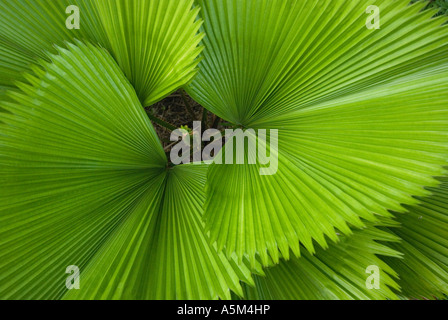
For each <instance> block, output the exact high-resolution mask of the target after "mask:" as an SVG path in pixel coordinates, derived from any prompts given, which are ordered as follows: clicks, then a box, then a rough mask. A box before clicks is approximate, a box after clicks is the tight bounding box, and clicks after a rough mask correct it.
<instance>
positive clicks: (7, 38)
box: [0, 0, 448, 299]
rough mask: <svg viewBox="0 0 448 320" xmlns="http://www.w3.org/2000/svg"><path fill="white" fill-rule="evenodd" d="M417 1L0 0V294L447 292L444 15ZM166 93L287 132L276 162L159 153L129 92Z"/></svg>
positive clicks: (246, 123) (158, 96)
mask: <svg viewBox="0 0 448 320" xmlns="http://www.w3.org/2000/svg"><path fill="white" fill-rule="evenodd" d="M71 5H74V6H77V7H78V8H79V9H80V15H81V25H80V28H79V29H68V28H67V27H66V25H65V22H66V19H67V13H66V8H67V7H68V6H71ZM371 5H375V6H377V7H378V8H379V9H380V12H381V27H380V28H379V29H369V28H366V8H367V7H369V6H371ZM425 5H426V4H425V3H422V2H417V3H414V4H410V3H409V1H408V0H396V1H391V0H352V1H345V0H323V1H322V0H320V1H317V0H307V1H305V0H197V1H192V0H158V1H149V0H146V1H145V0H133V1H125V0H114V1H112V0H102V1H98V0H71V1H69V0H58V1H53V0H45V1H44V0H41V1H36V0H19V1H9V0H1V1H0V76H1V77H0V81H1V82H0V97H1V105H0V106H1V109H2V112H1V113H0V121H1V124H0V128H1V130H0V165H1V166H0V173H1V175H0V181H1V183H0V190H1V192H0V298H2V299H218V298H221V299H230V298H232V297H239V298H247V299H259V298H261V299H397V298H422V297H425V298H434V297H442V296H443V294H446V293H448V286H447V284H448V250H447V248H448V212H447V197H448V194H447V180H446V178H443V176H444V175H446V173H447V172H446V170H445V165H446V161H447V159H448V105H447V101H448V90H447V83H448V82H447V81H448V51H447V49H448V32H447V25H446V24H444V23H445V22H446V17H444V16H439V17H437V18H434V17H433V16H434V14H435V11H434V10H425V11H422V9H423V8H424V7H425ZM179 88H184V89H185V90H186V91H187V92H188V94H189V95H190V96H191V97H192V98H194V99H195V100H196V101H198V102H199V103H200V104H201V105H203V106H204V107H205V108H207V109H208V110H209V111H210V112H212V113H213V114H215V115H217V116H219V117H220V118H222V119H223V120H224V121H226V122H228V123H230V124H233V125H235V126H238V127H240V128H243V129H247V128H254V129H277V130H279V150H278V156H279V168H278V172H277V173H276V174H275V175H272V176H260V175H259V174H257V172H258V170H259V168H260V166H262V165H261V164H255V165H253V164H252V165H249V164H247V165H218V164H212V165H208V164H200V165H197V164H190V165H179V166H171V165H169V159H167V156H166V154H165V152H164V150H163V148H162V145H161V143H160V141H159V139H158V137H157V133H156V132H155V130H154V127H153V125H152V123H151V121H150V119H149V118H148V117H147V115H146V114H145V112H144V110H143V108H144V107H149V106H151V105H152V104H154V103H155V102H157V101H160V100H162V99H163V98H165V97H166V96H168V95H169V94H171V93H172V92H174V91H176V90H177V89H179ZM70 265H76V266H78V267H79V269H80V270H81V288H80V289H79V290H68V289H67V288H66V285H65V284H66V282H65V279H66V277H67V274H66V273H65V270H66V268H67V266H70ZM369 265H375V266H378V267H379V268H380V270H381V278H380V285H379V288H377V289H374V290H372V289H369V288H367V287H366V277H367V275H366V267H368V266H369ZM232 293H233V294H232Z"/></svg>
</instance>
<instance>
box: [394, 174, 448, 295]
mask: <svg viewBox="0 0 448 320" xmlns="http://www.w3.org/2000/svg"><path fill="white" fill-rule="evenodd" d="M441 182H442V185H441V186H440V187H438V188H430V189H429V191H430V192H431V193H432V195H431V196H429V197H426V198H419V200H420V201H421V203H420V204H418V205H416V206H413V207H411V206H406V209H408V212H407V213H405V214H397V222H399V223H401V227H398V228H392V229H390V230H391V231H392V232H393V233H394V234H395V235H396V236H397V237H400V239H401V241H400V242H398V243H394V244H393V245H392V246H391V247H392V248H394V249H395V250H398V251H400V252H402V253H403V259H400V260H396V259H387V260H386V261H387V263H388V264H389V265H390V266H391V267H392V268H394V270H396V271H397V272H398V274H399V275H400V280H399V281H398V283H399V284H400V286H401V287H402V294H403V296H405V297H409V298H414V299H434V298H440V299H443V298H445V297H446V295H448V249H447V248H448V178H441Z"/></svg>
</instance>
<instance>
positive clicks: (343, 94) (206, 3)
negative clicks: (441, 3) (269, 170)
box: [188, 0, 448, 264]
mask: <svg viewBox="0 0 448 320" xmlns="http://www.w3.org/2000/svg"><path fill="white" fill-rule="evenodd" d="M198 3H199V5H200V6H201V7H202V10H201V14H202V17H203V19H204V21H205V23H204V27H203V29H204V32H205V33H206V37H205V38H204V42H203V43H204V45H205V50H204V53H203V60H202V61H201V64H200V74H199V75H198V77H196V78H195V80H194V81H193V82H192V84H191V86H189V88H188V91H189V93H190V94H191V95H192V96H193V97H194V98H195V99H196V100H197V101H199V102H200V103H201V104H203V105H204V106H206V107H207V108H208V109H209V110H210V111H212V112H213V113H216V114H218V115H219V116H221V117H222V118H223V119H225V120H227V121H229V122H232V123H234V124H236V125H240V126H241V127H243V128H246V129H247V128H253V129H268V130H269V129H277V130H279V142H278V144H279V147H278V151H277V152H278V156H279V168H278V172H277V174H275V175H273V176H260V174H259V169H260V165H241V166H235V165H213V166H212V168H211V169H210V173H209V179H208V194H207V200H206V208H205V216H204V217H205V220H206V224H207V227H208V229H210V232H211V239H212V241H217V243H218V248H219V249H225V250H226V252H227V253H228V254H232V253H233V252H237V254H238V256H239V257H240V258H242V257H243V255H244V254H246V253H247V254H248V255H249V258H250V259H251V260H252V262H254V261H255V257H256V256H257V255H258V256H260V257H261V258H262V261H263V263H264V264H267V263H268V261H269V259H270V258H272V259H273V260H274V261H275V262H277V261H279V258H280V257H281V256H283V257H284V258H286V259H288V258H289V250H290V249H292V251H293V252H294V253H295V255H296V256H299V255H300V246H299V243H302V245H303V246H304V247H305V248H306V249H307V250H308V251H309V252H310V253H314V252H315V249H314V243H313V240H314V241H316V242H317V243H318V244H319V245H320V246H322V247H323V248H326V247H327V237H328V238H329V239H332V240H333V241H337V240H338V239H337V237H336V234H335V230H334V229H335V228H337V229H338V230H340V231H341V232H342V233H344V234H350V233H351V231H350V227H352V226H354V227H363V226H364V222H363V221H362V220H361V218H362V219H364V220H367V221H375V220H376V218H375V216H374V213H376V214H378V215H381V216H384V217H388V216H390V215H391V214H390V213H389V212H388V209H390V210H395V211H397V212H402V211H403V210H404V209H403V207H402V205H401V204H414V203H416V200H415V199H414V198H412V195H416V196H424V195H427V194H428V192H427V191H425V190H424V188H423V186H436V185H437V184H438V182H437V181H436V180H435V179H434V178H433V177H434V176H439V175H443V174H444V173H445V170H444V169H443V165H444V164H445V163H446V157H447V151H448V149H447V147H448V143H447V142H448V139H447V134H448V107H447V104H446V101H447V100H448V91H447V90H446V83H447V81H448V50H447V49H448V32H447V31H448V29H447V26H441V25H442V24H443V22H444V21H445V20H443V18H437V19H431V17H432V16H433V14H434V12H433V11H429V12H420V10H421V9H422V8H423V6H424V4H414V5H412V6H411V5H408V1H407V0H399V1H367V0H355V1H349V2H347V1H342V0H337V1H334V0H331V1H330V0H328V1H314V0H312V1H306V2H305V1H294V0H290V1H284V0H278V1H277V0H273V1H255V0H248V1H236V0H229V1H218V0H199V1H198ZM370 5H377V6H378V7H379V8H380V10H381V11H380V12H381V20H380V21H381V28H380V29H374V30H369V29H368V28H367V27H366V20H367V19H368V18H369V15H368V14H366V9H367V7H368V6H370ZM223 226H224V227H223Z"/></svg>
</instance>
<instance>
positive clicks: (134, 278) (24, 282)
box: [0, 43, 251, 299]
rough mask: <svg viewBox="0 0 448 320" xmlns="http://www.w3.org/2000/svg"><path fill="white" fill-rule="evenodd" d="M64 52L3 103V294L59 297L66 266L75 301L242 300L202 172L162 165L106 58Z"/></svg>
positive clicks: (144, 122)
mask: <svg viewBox="0 0 448 320" xmlns="http://www.w3.org/2000/svg"><path fill="white" fill-rule="evenodd" d="M68 47H69V50H65V49H59V51H60V55H53V56H51V60H52V61H53V62H52V63H51V64H50V63H43V68H44V70H43V69H41V68H36V69H35V70H36V73H37V76H33V77H31V76H27V77H26V78H27V80H28V81H29V83H31V85H20V87H21V89H22V90H23V93H21V92H16V93H11V96H12V97H13V98H14V99H15V101H16V102H15V103H9V102H3V103H2V106H3V107H4V108H5V109H6V110H7V111H9V112H8V113H2V114H1V115H0V119H1V120H2V121H3V122H4V124H2V134H1V135H0V147H1V151H2V152H1V156H0V164H1V166H0V168H1V169H0V173H1V175H0V176H1V178H0V182H1V183H0V191H1V192H0V212H1V214H0V235H1V237H0V238H1V243H0V296H1V298H3V299H4V298H27V299H37V298H43V299H55V298H61V297H63V296H64V295H65V293H66V292H67V289H66V288H65V280H64V278H65V277H66V276H67V275H66V274H65V269H66V267H67V266H69V265H77V266H78V267H80V268H81V269H82V270H83V271H84V270H85V282H84V281H82V285H84V286H85V288H84V290H82V292H81V293H79V295H80V297H82V298H110V299H116V298H126V299H132V298H134V299H143V298H155V299H156V298H157V299H162V298H183V299H194V298H195V299H199V298H203V299H205V298H208V299H212V298H218V297H220V298H230V297H231V296H230V291H229V289H232V290H233V291H235V292H237V293H239V294H242V292H241V287H240V285H239V280H240V278H241V279H243V280H245V281H248V282H251V279H250V273H249V272H248V270H247V269H244V268H241V270H240V269H239V267H238V266H237V265H236V263H235V262H229V261H228V260H227V259H226V258H225V257H224V256H223V255H222V254H221V255H219V254H218V253H217V251H216V250H215V248H214V247H212V246H210V245H209V242H208V241H207V238H206V236H205V233H204V230H203V224H202V220H201V215H202V204H203V201H204V194H203V188H204V184H205V173H206V170H207V167H206V166H188V167H178V168H175V169H168V168H167V160H166V157H165V154H164V152H163V149H162V146H161V144H160V142H159V141H158V138H157V135H156V134H155V132H154V129H153V127H152V125H151V123H150V121H149V119H148V118H147V116H146V114H145V112H144V110H143V108H142V106H141V104H140V102H139V100H138V98H137V95H136V94H135V91H134V90H133V88H132V86H131V85H130V83H129V82H128V81H127V80H126V78H125V76H124V75H123V73H122V71H121V70H120V69H119V67H118V66H117V65H116V63H115V61H114V60H113V59H112V57H111V56H110V55H109V54H108V53H107V52H106V51H105V50H102V49H98V48H96V47H94V46H93V45H83V44H81V43H77V45H72V44H68ZM234 267H235V268H236V269H237V270H236V271H234V270H233V268H234ZM82 274H83V276H84V272H83V273H82ZM154 286H155V287H154ZM100 288H101V290H100V291H99V289H100ZM154 288H156V290H154ZM75 296H77V295H75ZM69 297H72V296H69Z"/></svg>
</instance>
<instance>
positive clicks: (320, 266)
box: [244, 226, 400, 300]
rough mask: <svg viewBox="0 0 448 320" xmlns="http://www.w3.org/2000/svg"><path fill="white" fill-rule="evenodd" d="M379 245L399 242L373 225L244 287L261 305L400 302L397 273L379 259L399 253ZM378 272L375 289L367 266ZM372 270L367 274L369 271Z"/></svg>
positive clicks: (268, 273)
mask: <svg viewBox="0 0 448 320" xmlns="http://www.w3.org/2000/svg"><path fill="white" fill-rule="evenodd" d="M378 241H381V242H383V241H386V242H388V245H389V242H396V241H398V238H397V237H395V236H392V235H391V234H389V233H387V232H385V231H381V230H379V229H377V228H375V227H372V226H370V227H369V228H367V229H365V230H358V231H355V232H354V234H353V235H352V236H351V237H348V238H347V237H343V238H342V239H341V242H340V243H339V244H338V245H330V248H329V249H328V250H322V249H321V248H319V249H318V250H317V252H316V255H315V256H312V255H311V254H310V253H308V252H306V251H304V254H303V256H302V257H301V258H299V259H298V258H293V259H291V260H290V261H283V260H282V261H281V262H280V264H279V265H277V266H273V267H271V268H268V269H266V270H265V275H264V276H256V277H255V284H256V285H255V287H251V286H248V285H246V286H245V287H244V288H245V297H246V298H247V299H261V300H297V299H298V300H339V299H343V300H370V299H374V300H384V299H397V295H396V294H395V291H396V290H398V289H399V286H398V285H397V283H396V279H394V278H396V277H397V273H396V272H395V271H394V270H393V269H391V268H390V267H389V266H388V265H387V264H386V263H384V262H383V261H382V260H381V258H380V256H386V257H397V256H400V254H399V253H398V252H397V251H395V250H393V249H390V248H388V247H387V246H385V245H383V244H381V243H379V242H378ZM372 266H373V267H377V269H375V272H376V271H378V272H379V273H378V278H377V279H378V285H379V287H377V288H372V287H370V288H369V287H368V286H367V283H368V284H370V285H372V286H373V285H374V282H373V279H369V276H371V275H372V273H371V270H372V269H368V268H369V267H372ZM367 271H368V272H367Z"/></svg>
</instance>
